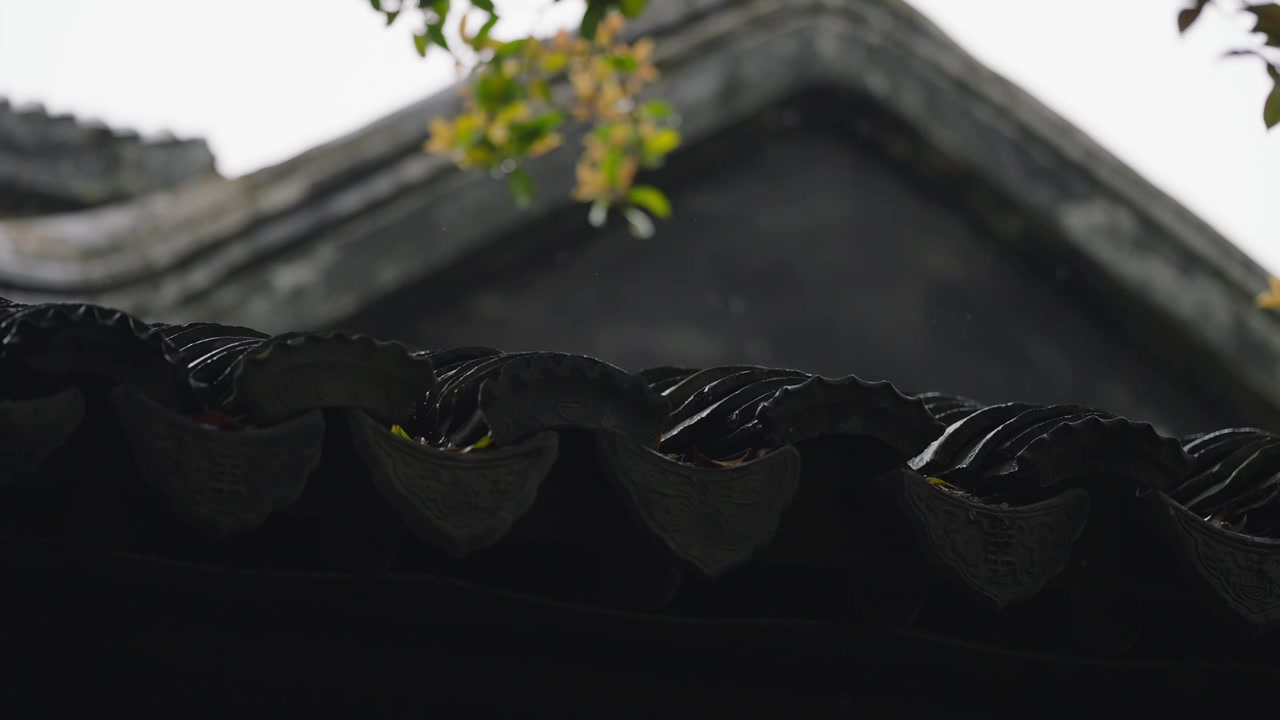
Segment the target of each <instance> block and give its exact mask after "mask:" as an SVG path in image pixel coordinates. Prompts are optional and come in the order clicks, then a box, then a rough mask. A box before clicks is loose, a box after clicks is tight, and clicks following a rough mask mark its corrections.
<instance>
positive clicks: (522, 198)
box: [507, 167, 537, 208]
mask: <svg viewBox="0 0 1280 720" xmlns="http://www.w3.org/2000/svg"><path fill="white" fill-rule="evenodd" d="M507 188H508V189H510V190H511V197H512V198H514V199H515V201H516V206H517V207H520V208H527V207H529V206H530V205H532V204H533V199H534V198H535V197H536V196H537V187H536V186H535V185H534V183H533V178H532V177H530V176H529V173H528V171H526V170H525V169H524V168H522V167H518V168H516V169H515V170H512V171H511V173H510V174H508V175H507Z"/></svg>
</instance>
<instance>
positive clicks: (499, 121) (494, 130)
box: [488, 102, 529, 146]
mask: <svg viewBox="0 0 1280 720" xmlns="http://www.w3.org/2000/svg"><path fill="white" fill-rule="evenodd" d="M528 116H529V106H528V105H525V104H524V103H519V102H518V103H512V104H510V105H508V106H506V107H505V108H503V109H502V110H500V111H499V112H498V114H497V115H495V116H494V118H493V122H492V123H490V125H489V130H488V136H489V141H490V142H492V143H493V144H494V145H499V146H501V145H506V144H507V142H508V141H509V140H511V123H513V122H515V121H517V120H523V119H525V118H526V117H528Z"/></svg>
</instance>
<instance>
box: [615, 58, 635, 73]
mask: <svg viewBox="0 0 1280 720" xmlns="http://www.w3.org/2000/svg"><path fill="white" fill-rule="evenodd" d="M609 64H610V65H612V66H613V69H614V70H617V71H619V72H624V73H631V72H635V71H636V68H638V67H640V63H638V62H636V59H635V58H632V57H626V56H625V55H610V56H609Z"/></svg>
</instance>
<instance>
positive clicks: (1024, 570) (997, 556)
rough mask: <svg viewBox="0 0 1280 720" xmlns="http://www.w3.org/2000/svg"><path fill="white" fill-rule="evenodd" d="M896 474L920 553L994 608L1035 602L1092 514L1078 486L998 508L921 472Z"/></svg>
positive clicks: (1086, 498)
mask: <svg viewBox="0 0 1280 720" xmlns="http://www.w3.org/2000/svg"><path fill="white" fill-rule="evenodd" d="M897 475H898V476H899V477H900V478H901V479H900V481H899V484H900V487H901V491H900V498H901V500H902V503H901V505H902V508H903V511H904V512H905V513H906V514H907V516H908V518H909V520H910V521H911V525H912V527H913V528H914V530H915V532H916V540H917V542H918V543H919V544H920V548H921V550H922V551H923V552H924V553H925V555H927V556H929V557H930V558H931V559H932V560H933V561H934V563H935V564H936V565H939V566H940V567H941V568H942V569H943V571H944V572H946V573H947V574H948V575H950V576H951V577H952V578H953V579H954V580H956V581H957V582H958V583H959V584H960V586H961V587H962V588H964V589H965V590H966V591H968V592H969V593H970V594H971V595H973V596H975V597H976V598H977V599H978V600H979V601H980V602H983V603H985V604H988V605H991V606H993V607H994V608H996V609H999V608H1003V607H1005V606H1007V605H1010V604H1012V603H1015V602H1020V601H1023V600H1028V599H1030V598H1031V597H1033V596H1034V595H1035V594H1036V593H1037V592H1039V591H1040V589H1041V588H1042V587H1044V584H1045V583H1046V582H1048V581H1049V580H1051V579H1053V578H1054V577H1055V576H1057V575H1058V574H1059V573H1060V572H1062V570H1063V569H1064V568H1065V567H1066V565H1067V562H1068V561H1069V560H1070V557H1071V547H1072V544H1073V543H1074V542H1075V540H1076V538H1077V537H1079V536H1080V533H1081V531H1082V530H1083V529H1084V524H1085V520H1086V519H1087V517H1088V514H1089V496H1088V494H1087V493H1086V492H1085V491H1083V490H1079V489H1074V490H1068V491H1067V492H1064V493H1062V494H1061V495H1058V496H1056V497H1053V498H1050V499H1049V500H1046V501H1044V502H1040V503H1036V504H1034V505H1026V506H1022V507H1010V508H997V507H992V506H989V505H986V504H984V503H980V502H976V501H973V500H970V499H968V498H965V497H961V496H959V495H955V494H953V493H949V492H947V491H945V490H942V489H940V488H936V487H933V486H932V485H930V484H929V483H928V481H926V480H925V479H924V478H923V477H921V476H920V475H919V474H916V473H912V472H907V471H902V472H899V473H897Z"/></svg>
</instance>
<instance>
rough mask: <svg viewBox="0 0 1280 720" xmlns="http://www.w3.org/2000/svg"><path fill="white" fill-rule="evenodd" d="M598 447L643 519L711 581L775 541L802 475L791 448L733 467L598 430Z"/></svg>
mask: <svg viewBox="0 0 1280 720" xmlns="http://www.w3.org/2000/svg"><path fill="white" fill-rule="evenodd" d="M597 447H598V449H599V451H600V454H601V458H602V460H603V462H604V466H605V471H606V474H607V475H608V476H609V478H610V480H611V481H612V482H613V484H614V487H615V489H616V490H617V491H618V493H619V495H621V496H622V498H623V501H624V502H625V503H626V505H627V507H628V508H629V510H630V511H631V514H632V515H633V517H634V518H636V519H637V520H638V524H639V525H640V526H641V527H642V528H643V529H645V530H647V531H648V532H650V533H652V534H653V535H654V536H656V537H657V538H658V540H660V541H661V542H662V544H663V545H664V546H665V547H666V548H667V549H668V550H670V552H671V553H672V554H673V555H674V556H675V557H676V558H677V559H679V560H682V561H684V562H686V563H688V564H689V565H691V566H692V567H693V568H694V569H695V570H697V571H698V572H700V573H701V574H702V575H704V576H706V577H709V578H716V577H718V576H720V575H723V574H724V573H726V572H728V571H730V570H733V569H735V568H737V567H739V566H741V565H744V564H746V563H747V562H749V561H750V560H751V559H752V558H753V557H754V556H755V554H756V552H757V551H758V550H759V549H760V548H762V547H764V546H765V545H767V544H768V543H769V541H770V540H771V539H772V538H773V534H774V531H775V530H776V529H777V527H778V522H779V519H780V518H781V516H782V512H783V511H784V510H785V509H786V508H787V506H788V505H789V504H790V503H791V499H792V498H793V497H794V496H795V492H796V488H797V486H798V482H799V477H800V454H799V453H798V452H796V450H795V448H791V447H786V448H782V449H780V450H777V451H775V452H773V453H771V454H769V455H767V456H765V457H763V458H761V459H759V460H755V461H752V462H749V463H744V464H742V465H738V466H736V467H731V468H700V467H690V466H688V465H684V464H681V463H677V462H675V461H673V460H670V459H668V458H666V457H665V456H663V455H661V454H659V453H656V452H654V451H652V450H650V449H648V448H646V447H643V446H641V445H638V444H636V443H634V442H630V441H628V440H626V439H624V438H621V437H618V436H616V435H608V434H603V433H602V434H599V435H597Z"/></svg>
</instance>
